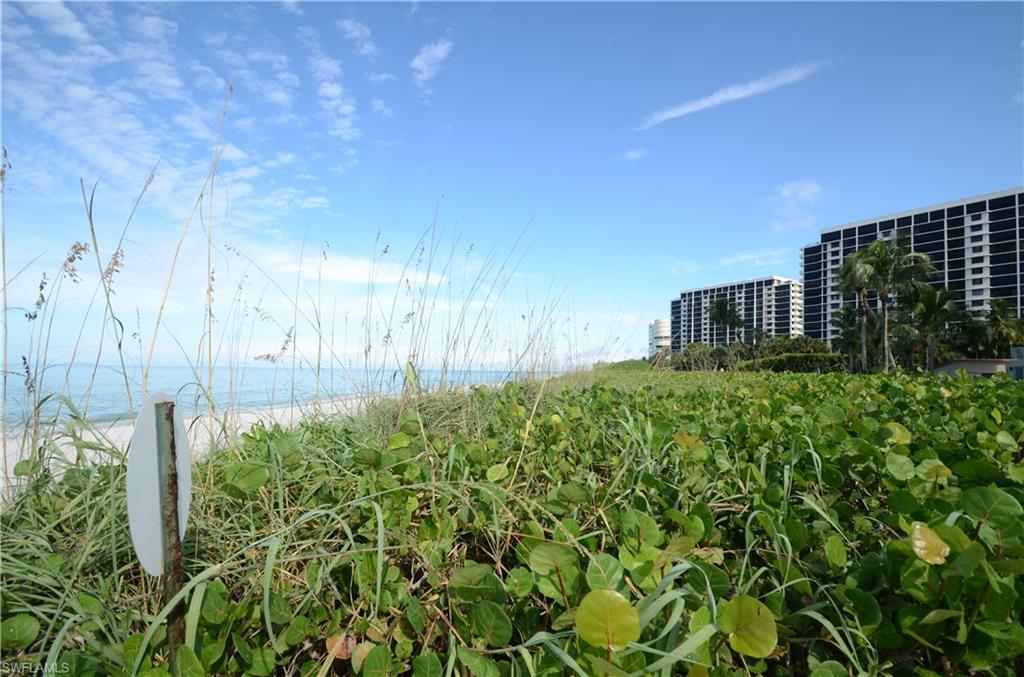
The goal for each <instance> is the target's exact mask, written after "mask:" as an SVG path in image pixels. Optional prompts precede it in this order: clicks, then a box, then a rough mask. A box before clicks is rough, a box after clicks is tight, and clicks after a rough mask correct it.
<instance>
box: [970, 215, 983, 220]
mask: <svg viewBox="0 0 1024 677" xmlns="http://www.w3.org/2000/svg"><path fill="white" fill-rule="evenodd" d="M971 221H981V214H971Z"/></svg>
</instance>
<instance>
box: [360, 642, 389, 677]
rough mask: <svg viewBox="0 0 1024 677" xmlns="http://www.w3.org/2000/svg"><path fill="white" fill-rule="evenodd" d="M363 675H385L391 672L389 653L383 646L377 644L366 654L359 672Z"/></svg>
mask: <svg viewBox="0 0 1024 677" xmlns="http://www.w3.org/2000/svg"><path fill="white" fill-rule="evenodd" d="M360 674H362V675H363V677H387V676H388V675H390V674H391V654H390V653H388V649H387V647H385V646H380V645H377V646H375V647H373V648H372V649H371V650H370V653H368V654H366V660H364V661H363V669H362V671H361V673H360Z"/></svg>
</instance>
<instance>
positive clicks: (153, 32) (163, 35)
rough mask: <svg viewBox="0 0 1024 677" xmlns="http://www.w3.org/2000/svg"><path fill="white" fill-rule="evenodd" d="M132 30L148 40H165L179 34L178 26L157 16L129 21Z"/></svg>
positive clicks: (141, 17) (151, 15) (152, 15)
mask: <svg viewBox="0 0 1024 677" xmlns="http://www.w3.org/2000/svg"><path fill="white" fill-rule="evenodd" d="M128 24H129V25H130V26H131V27H132V29H133V30H134V31H135V32H136V33H138V34H139V35H141V36H142V37H144V38H146V39H147V40H165V39H167V38H168V37H171V36H173V35H177V34H178V24H177V23H175V22H174V21H169V20H167V19H164V18H162V17H159V16H157V15H155V14H150V15H147V16H140V17H136V18H134V19H131V20H129V21H128Z"/></svg>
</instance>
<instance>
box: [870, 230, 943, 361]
mask: <svg viewBox="0 0 1024 677" xmlns="http://www.w3.org/2000/svg"><path fill="white" fill-rule="evenodd" d="M861 251H862V252H863V255H862V257H860V258H861V262H862V263H863V264H864V265H865V266H867V267H868V269H869V270H870V274H869V275H868V279H867V282H868V288H869V289H871V290H873V291H875V292H877V293H878V301H879V304H880V305H881V308H882V359H883V363H882V364H883V367H882V369H883V371H885V372H886V373H888V371H889V368H890V367H891V366H892V364H893V359H892V351H891V350H890V348H889V308H890V306H891V305H892V302H893V299H894V297H895V296H896V295H897V294H899V293H900V292H906V291H908V290H909V289H911V288H912V286H913V285H914V283H917V282H924V281H926V280H927V279H928V276H929V275H930V274H931V273H933V272H934V271H935V266H934V265H933V264H932V262H931V259H930V258H929V257H928V255H927V254H922V253H920V252H910V251H907V250H906V249H904V248H903V247H901V246H899V245H897V244H894V243H892V242H889V241H888V240H875V241H874V242H872V243H871V244H869V245H868V246H867V247H866V248H865V249H862V250H861Z"/></svg>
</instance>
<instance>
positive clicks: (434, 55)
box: [409, 38, 453, 87]
mask: <svg viewBox="0 0 1024 677" xmlns="http://www.w3.org/2000/svg"><path fill="white" fill-rule="evenodd" d="M452 47H453V44H452V41H451V40H449V39H448V38H441V39H440V40H437V41H435V42H431V43H430V44H428V45H424V46H423V47H422V48H420V51H418V52H417V53H416V56H414V57H413V58H412V61H410V62H409V68H412V73H413V74H412V79H413V81H414V82H415V83H416V84H417V85H419V86H420V87H426V85H427V83H428V82H429V81H430V80H433V79H434V76H436V75H437V73H438V71H439V70H441V66H443V65H444V62H445V61H447V60H448V57H449V56H450V55H451V53H452Z"/></svg>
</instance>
